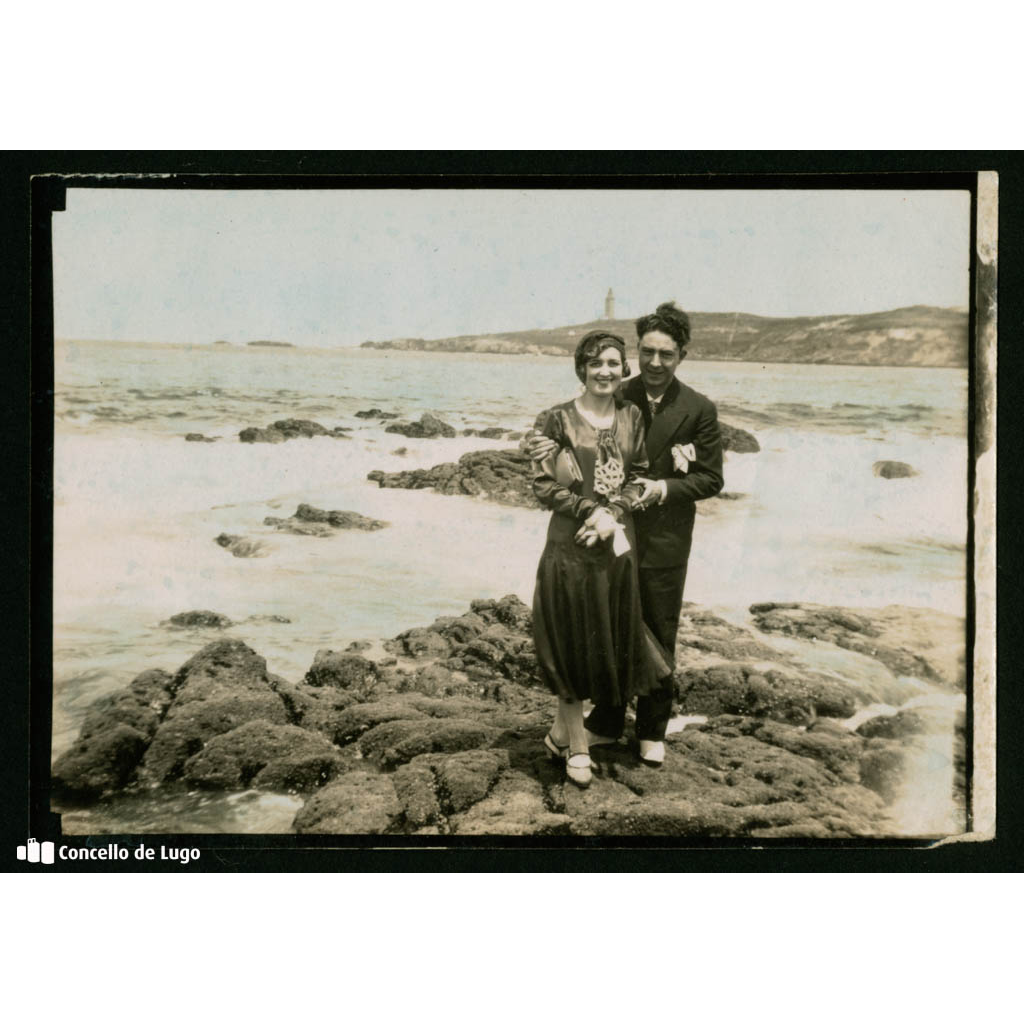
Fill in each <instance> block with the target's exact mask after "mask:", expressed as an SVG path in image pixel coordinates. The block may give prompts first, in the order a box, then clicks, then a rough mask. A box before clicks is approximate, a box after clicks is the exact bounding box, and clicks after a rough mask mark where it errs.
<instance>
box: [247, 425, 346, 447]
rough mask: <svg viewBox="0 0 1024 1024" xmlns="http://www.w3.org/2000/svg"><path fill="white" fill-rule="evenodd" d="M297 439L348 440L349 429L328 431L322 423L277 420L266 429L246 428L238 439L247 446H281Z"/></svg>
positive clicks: (337, 428) (338, 428) (341, 428)
mask: <svg viewBox="0 0 1024 1024" xmlns="http://www.w3.org/2000/svg"><path fill="white" fill-rule="evenodd" d="M296 437H339V438H342V439H347V438H348V428H347V427H335V428H334V429H333V430H328V429H327V428H326V427H325V426H323V425H322V424H320V423H315V422H313V420H296V419H287V420H277V421H276V422H274V423H271V424H270V426H269V427H266V428H265V429H264V428H262V427H246V428H245V429H244V430H241V431H239V434H238V439H239V440H240V441H244V442H245V443H246V444H254V443H257V442H263V443H266V444H280V443H281V442H282V441H290V440H291V439H292V438H296Z"/></svg>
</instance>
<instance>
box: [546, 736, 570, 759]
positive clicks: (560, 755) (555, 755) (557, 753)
mask: <svg viewBox="0 0 1024 1024" xmlns="http://www.w3.org/2000/svg"><path fill="white" fill-rule="evenodd" d="M544 748H545V749H546V750H547V752H548V756H549V757H550V758H551V760H552V761H564V760H565V755H566V754H567V753H568V752H569V744H568V743H567V744H566V745H565V746H564V747H560V746H559V745H558V744H557V743H556V742H555V741H554V740H553V739H552V738H551V733H548V734H547V736H545V737H544Z"/></svg>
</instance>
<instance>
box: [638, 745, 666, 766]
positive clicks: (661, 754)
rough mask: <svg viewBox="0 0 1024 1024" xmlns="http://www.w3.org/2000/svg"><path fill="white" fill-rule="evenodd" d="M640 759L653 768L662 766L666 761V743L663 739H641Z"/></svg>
mask: <svg viewBox="0 0 1024 1024" xmlns="http://www.w3.org/2000/svg"><path fill="white" fill-rule="evenodd" d="M640 760H641V761H643V763H644V764H647V765H650V766H651V767H652V768H660V767H661V766H662V765H663V764H664V763H665V744H664V743H662V741H661V740H641V741H640Z"/></svg>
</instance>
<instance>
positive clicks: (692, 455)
mask: <svg viewBox="0 0 1024 1024" xmlns="http://www.w3.org/2000/svg"><path fill="white" fill-rule="evenodd" d="M696 458H697V451H696V449H695V448H694V447H693V445H692V444H674V445H672V464H673V466H674V467H675V469H676V472H678V473H685V472H686V471H687V470H688V469H689V468H690V463H691V462H693V461H694V460H695V459H696Z"/></svg>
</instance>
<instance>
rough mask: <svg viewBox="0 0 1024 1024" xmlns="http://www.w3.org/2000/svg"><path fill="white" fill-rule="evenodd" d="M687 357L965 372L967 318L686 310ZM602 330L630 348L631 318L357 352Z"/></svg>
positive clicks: (560, 343) (562, 341)
mask: <svg viewBox="0 0 1024 1024" xmlns="http://www.w3.org/2000/svg"><path fill="white" fill-rule="evenodd" d="M690 320H691V323H692V326H693V336H692V340H691V342H690V358H691V359H698V360H724V361H728V360H736V361H740V362H761V363H834V364H847V365H849V364H853V365H869V366H935V367H960V368H963V367H966V366H967V351H968V317H967V313H966V312H965V311H963V310H959V309H941V308H939V307H936V306H907V307H904V308H902V309H893V310H888V311H886V312H879V313H860V314H849V315H845V314H837V315H832V316H803V317H767V316H754V315H753V314H750V313H691V314H690ZM597 328H603V329H605V330H610V331H614V332H615V333H617V334H621V335H622V336H623V337H625V338H626V339H627V342H629V343H630V344H635V343H634V340H633V339H634V336H635V332H634V329H633V321H632V320H630V319H614V320H593V321H590V322H588V323H583V324H570V325H567V326H565V327H554V328H549V329H544V330H530V331H504V332H501V333H495V334H464V335H459V336H457V337H452V338H432V339H428V338H395V339H392V340H389V341H364V342H363V344H362V346H361V347H362V348H370V349H392V350H400V351H418V352H478V353H481V354H485V355H550V356H564V355H571V354H572V352H573V350H574V348H575V347H576V344H577V342H578V341H579V339H580V338H581V337H582V336H583V335H584V334H586V333H587V331H591V330H595V329H597Z"/></svg>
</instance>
